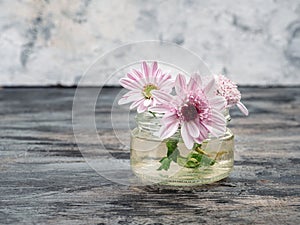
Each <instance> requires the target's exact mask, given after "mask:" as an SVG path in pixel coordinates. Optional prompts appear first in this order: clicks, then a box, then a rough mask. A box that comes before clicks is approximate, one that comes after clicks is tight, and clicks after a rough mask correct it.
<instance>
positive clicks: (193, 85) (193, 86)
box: [187, 74, 202, 91]
mask: <svg viewBox="0 0 300 225" xmlns="http://www.w3.org/2000/svg"><path fill="white" fill-rule="evenodd" d="M201 86H202V81H201V77H200V75H199V74H193V75H192V76H191V78H190V81H189V83H188V87H187V88H188V90H189V91H196V90H198V89H199V88H200V87H201Z"/></svg>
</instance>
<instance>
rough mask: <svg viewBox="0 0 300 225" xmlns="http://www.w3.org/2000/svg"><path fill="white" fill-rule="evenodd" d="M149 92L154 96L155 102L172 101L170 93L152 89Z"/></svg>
mask: <svg viewBox="0 0 300 225" xmlns="http://www.w3.org/2000/svg"><path fill="white" fill-rule="evenodd" d="M151 94H152V96H153V97H154V98H156V100H157V102H159V103H162V104H170V103H171V102H172V101H173V97H172V95H170V94H168V93H166V92H163V91H160V90H153V91H151Z"/></svg>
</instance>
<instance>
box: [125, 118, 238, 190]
mask: <svg viewBox="0 0 300 225" xmlns="http://www.w3.org/2000/svg"><path fill="white" fill-rule="evenodd" d="M225 113H226V112H225ZM227 113H228V112H227ZM161 117H162V116H161V115H156V116H153V115H152V114H151V113H148V112H147V113H141V114H138V115H137V117H136V121H137V125H138V126H137V127H136V128H135V129H134V130H133V131H132V133H131V144H130V161H131V168H132V171H133V172H134V174H135V175H136V176H137V177H139V178H140V179H141V181H142V182H143V183H147V184H151V183H159V184H162V185H176V186H192V185H201V184H209V183H213V182H215V181H218V180H221V179H223V178H225V177H227V176H228V175H229V173H230V171H231V170H232V168H233V156H234V155H233V154H234V136H233V134H232V132H231V131H230V129H228V128H227V130H226V133H225V134H224V135H223V136H222V137H218V138H211V137H209V138H208V139H206V140H204V141H203V142H202V143H201V144H198V145H196V146H194V148H193V149H192V150H189V149H187V148H186V146H185V145H184V143H183V141H182V139H181V136H180V130H178V131H177V132H176V133H175V134H174V135H173V136H172V137H170V138H168V139H167V140H160V139H159V137H158V136H157V133H158V131H159V129H160V127H161V125H160V119H161ZM228 118H230V117H229V116H228V117H227V119H228ZM170 143H171V144H172V143H173V144H174V143H176V150H177V151H178V152H177V153H176V155H177V157H170V158H172V159H173V160H171V162H170V163H169V164H168V166H169V167H168V168H167V169H162V168H161V167H162V161H163V160H164V159H166V157H167V154H168V152H169V149H168V147H167V144H170ZM167 160H168V159H167Z"/></svg>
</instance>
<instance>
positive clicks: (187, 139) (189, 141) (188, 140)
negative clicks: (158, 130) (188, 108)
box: [181, 123, 194, 149]
mask: <svg viewBox="0 0 300 225" xmlns="http://www.w3.org/2000/svg"><path fill="white" fill-rule="evenodd" d="M181 137H182V140H183V142H184V144H185V146H186V147H187V148H188V149H191V148H193V146H194V140H193V137H192V136H191V135H190V134H189V132H188V130H187V127H186V125H185V123H183V124H182V125H181Z"/></svg>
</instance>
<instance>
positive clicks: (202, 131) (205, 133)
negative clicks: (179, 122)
mask: <svg viewBox="0 0 300 225" xmlns="http://www.w3.org/2000/svg"><path fill="white" fill-rule="evenodd" d="M199 130H200V135H199V137H197V138H196V142H197V143H201V142H202V141H203V140H205V139H207V138H208V131H207V129H206V128H205V127H204V126H203V125H202V124H201V123H200V124H199Z"/></svg>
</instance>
